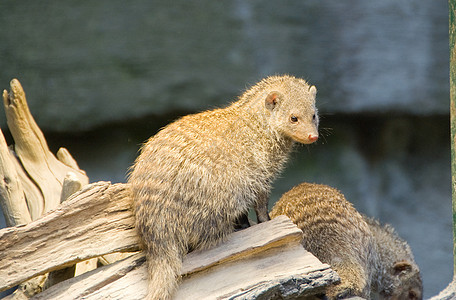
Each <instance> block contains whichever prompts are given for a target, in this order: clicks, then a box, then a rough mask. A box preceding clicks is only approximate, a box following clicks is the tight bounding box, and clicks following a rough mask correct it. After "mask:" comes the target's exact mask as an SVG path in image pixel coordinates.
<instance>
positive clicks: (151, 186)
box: [128, 76, 318, 299]
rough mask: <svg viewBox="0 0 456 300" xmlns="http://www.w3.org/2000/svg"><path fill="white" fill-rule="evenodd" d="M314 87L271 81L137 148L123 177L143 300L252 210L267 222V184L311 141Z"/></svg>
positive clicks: (167, 293)
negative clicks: (142, 264)
mask: <svg viewBox="0 0 456 300" xmlns="http://www.w3.org/2000/svg"><path fill="white" fill-rule="evenodd" d="M316 93H317V89H316V88H315V86H310V85H309V84H308V83H307V82H306V81H305V80H303V79H299V78H295V77H293V76H272V77H268V78H265V79H263V80H262V81H260V82H259V83H257V84H256V85H254V86H253V87H252V88H250V89H249V90H247V91H246V92H245V93H244V94H243V95H242V96H240V97H239V99H238V100H237V101H236V102H234V103H232V104H231V105H229V106H228V107H226V108H223V109H215V110H212V111H206V112H202V113H198V114H194V115H188V116H185V117H182V118H181V119H179V120H177V121H175V122H174V123H171V124H169V125H167V126H166V127H164V128H163V129H162V130H161V131H159V132H158V133H157V134H156V135H155V136H153V137H151V138H150V139H149V140H148V141H147V142H146V143H145V144H144V145H143V147H142V149H141V153H140V155H139V156H138V158H137V159H136V161H135V163H134V164H133V166H132V169H131V173H130V174H129V179H128V182H129V185H130V187H131V192H132V197H133V199H134V211H135V217H136V227H137V230H138V231H139V234H140V236H141V237H142V241H143V247H144V250H145V253H146V258H147V264H148V273H149V281H148V296H147V298H148V299H170V298H171V297H172V294H173V292H174V291H175V289H176V287H177V284H178V280H179V276H178V275H179V271H180V269H181V265H182V258H183V256H184V255H185V254H186V253H187V252H189V251H190V250H193V249H204V248H208V247H211V246H213V245H215V244H216V243H218V242H220V241H221V240H223V239H224V238H225V237H226V236H227V235H228V234H229V233H231V232H233V230H234V226H235V223H236V220H237V219H238V218H240V217H241V216H242V215H244V214H245V213H246V212H247V211H248V209H249V208H250V207H254V208H255V210H256V212H257V216H258V220H259V222H263V221H266V220H269V215H268V211H267V201H268V198H269V193H270V189H271V183H272V182H273V180H274V179H275V177H276V176H277V175H278V174H279V173H280V172H281V170H282V169H283V168H284V165H285V163H286V161H287V159H288V157H289V153H290V151H291V149H292V147H293V144H295V143H296V142H298V143H303V144H310V143H313V142H315V141H316V140H317V139H318V112H317V108H316V106H315V97H316Z"/></svg>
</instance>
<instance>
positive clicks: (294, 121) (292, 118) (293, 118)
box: [290, 116, 298, 123]
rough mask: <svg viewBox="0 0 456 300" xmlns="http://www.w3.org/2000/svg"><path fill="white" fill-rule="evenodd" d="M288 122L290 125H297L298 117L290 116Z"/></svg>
mask: <svg viewBox="0 0 456 300" xmlns="http://www.w3.org/2000/svg"><path fill="white" fill-rule="evenodd" d="M290 121H291V123H297V122H298V117H296V116H291V117H290Z"/></svg>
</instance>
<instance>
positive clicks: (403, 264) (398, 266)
mask: <svg viewBox="0 0 456 300" xmlns="http://www.w3.org/2000/svg"><path fill="white" fill-rule="evenodd" d="M393 269H394V274H395V275H398V274H399V273H401V272H402V271H411V270H412V264H411V263H410V262H409V261H408V260H400V261H397V262H395V263H394V266H393Z"/></svg>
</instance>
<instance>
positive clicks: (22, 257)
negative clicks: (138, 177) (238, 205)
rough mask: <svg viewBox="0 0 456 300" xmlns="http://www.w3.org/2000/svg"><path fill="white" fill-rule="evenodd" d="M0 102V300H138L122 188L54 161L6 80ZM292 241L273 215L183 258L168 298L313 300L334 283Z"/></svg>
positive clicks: (139, 281)
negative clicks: (3, 296)
mask: <svg viewBox="0 0 456 300" xmlns="http://www.w3.org/2000/svg"><path fill="white" fill-rule="evenodd" d="M3 101H4V107H5V112H6V116H7V123H8V126H9V129H10V131H11V134H12V136H13V139H14V142H15V143H14V146H11V147H8V146H7V143H6V141H5V138H4V136H3V134H2V132H1V131H0V174H1V175H2V176H3V180H1V181H0V204H1V207H2V209H3V212H4V215H5V219H6V221H7V224H8V226H11V227H8V228H5V229H2V230H0V291H3V290H6V289H9V288H11V287H14V286H16V285H18V284H21V285H20V288H19V289H18V290H17V291H16V292H15V294H13V295H12V296H8V298H12V299H28V298H30V297H32V296H33V298H34V299H75V298H84V299H104V298H110V299H142V298H143V297H144V295H145V293H146V286H147V285H146V280H147V272H146V267H145V263H144V262H145V258H144V255H143V253H142V252H139V251H138V250H139V248H140V242H139V237H138V236H137V234H136V231H135V229H134V216H133V214H132V209H131V205H132V200H131V197H130V195H129V192H128V191H129V189H128V186H127V185H125V184H113V185H112V184H110V183H109V182H97V183H93V184H90V185H89V184H88V182H89V180H88V177H87V176H86V174H85V172H84V171H82V170H80V169H79V166H78V165H77V163H76V161H75V160H74V159H73V158H72V157H71V155H70V154H69V152H68V151H67V150H66V149H64V148H61V149H60V150H59V151H58V152H57V156H54V155H53V154H52V153H51V151H50V150H49V148H48V146H47V143H46V140H45V138H44V135H43V133H42V132H41V130H40V129H39V127H38V125H37V124H36V122H35V120H34V119H33V117H32V115H31V113H30V111H29V109H28V106H27V102H26V98H25V93H24V91H23V89H22V86H21V85H20V83H19V81H17V80H12V81H11V91H10V92H7V91H6V90H5V91H4V92H3ZM301 239H302V232H301V231H300V230H299V229H298V228H297V227H296V226H295V225H294V224H293V223H292V222H291V221H290V220H289V219H288V218H286V217H279V218H276V219H274V220H273V221H270V222H267V223H263V224H260V225H256V226H253V227H251V228H248V229H246V230H243V231H239V232H236V233H234V234H232V235H231V236H230V237H229V238H228V240H227V241H226V242H224V243H222V244H220V245H218V246H217V247H215V248H212V249H209V250H206V251H200V252H198V251H196V252H192V253H190V254H188V255H187V257H186V258H185V260H184V265H183V270H182V274H181V275H182V281H181V284H180V286H179V289H178V291H177V293H176V295H175V299H295V298H296V297H304V298H307V297H312V295H316V294H321V293H323V292H324V289H325V287H326V286H327V285H329V284H333V283H336V282H337V281H338V280H339V278H338V276H337V274H336V273H335V272H334V271H332V270H331V269H330V267H329V266H328V265H326V264H322V263H321V262H320V261H318V259H316V258H315V257H314V256H313V255H312V254H310V253H309V252H307V251H306V250H304V248H303V247H302V246H301V244H300V241H301ZM119 252H124V253H120V254H119ZM120 258H123V259H122V260H119V259H120ZM100 263H101V264H103V265H104V266H102V267H99V268H96V267H97V264H100ZM75 264H77V265H76V267H74V265H75ZM78 267H80V268H79V270H78ZM49 272H50V273H49ZM46 274H49V276H47V275H46ZM73 276H75V277H73ZM68 278H70V279H68ZM64 279H67V280H65V281H62V280H64ZM60 281H62V282H60ZM21 286H22V288H21ZM30 287H33V288H30ZM44 287H46V288H47V289H45V290H44V291H42V290H43V289H44ZM309 299H310V298H309Z"/></svg>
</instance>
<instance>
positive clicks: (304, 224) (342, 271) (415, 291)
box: [270, 183, 422, 300]
mask: <svg viewBox="0 0 456 300" xmlns="http://www.w3.org/2000/svg"><path fill="white" fill-rule="evenodd" d="M270 215H271V217H272V218H274V217H276V216H279V215H286V216H288V217H289V218H290V219H291V220H292V221H293V222H294V223H296V225H297V226H298V227H299V228H301V230H302V231H303V232H304V239H303V246H304V248H306V249H307V250H308V251H310V252H311V253H313V254H314V255H315V256H316V257H317V258H319V259H320V260H321V261H322V262H324V263H328V264H330V265H331V266H332V267H333V269H334V270H335V271H336V272H337V273H338V274H339V276H340V278H341V283H340V284H339V285H335V286H332V287H330V288H328V290H327V297H328V298H330V299H340V298H341V297H347V296H360V297H363V298H366V299H370V297H371V294H373V293H377V294H378V296H379V298H380V299H398V300H399V299H413V300H417V299H422V284H421V278H420V274H419V269H418V266H417V265H416V263H415V261H414V259H413V255H412V252H411V250H410V247H409V246H408V244H407V243H406V242H405V241H404V240H402V239H401V238H399V237H398V236H397V234H396V233H395V232H394V230H393V229H392V227H391V226H381V225H380V224H379V223H378V222H377V221H375V220H373V219H370V218H367V217H364V216H362V215H361V214H360V213H358V211H357V210H356V209H355V208H354V207H353V206H352V204H351V203H350V202H348V201H347V200H346V199H345V197H344V195H343V194H342V193H340V192H339V191H338V190H336V189H334V188H331V187H329V186H326V185H320V184H310V183H302V184H300V185H298V186H296V187H294V188H293V189H291V190H290V191H288V192H286V193H285V194H284V195H283V196H282V197H281V198H280V200H279V201H278V202H277V203H276V204H275V206H274V208H273V209H272V211H271V213H270Z"/></svg>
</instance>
